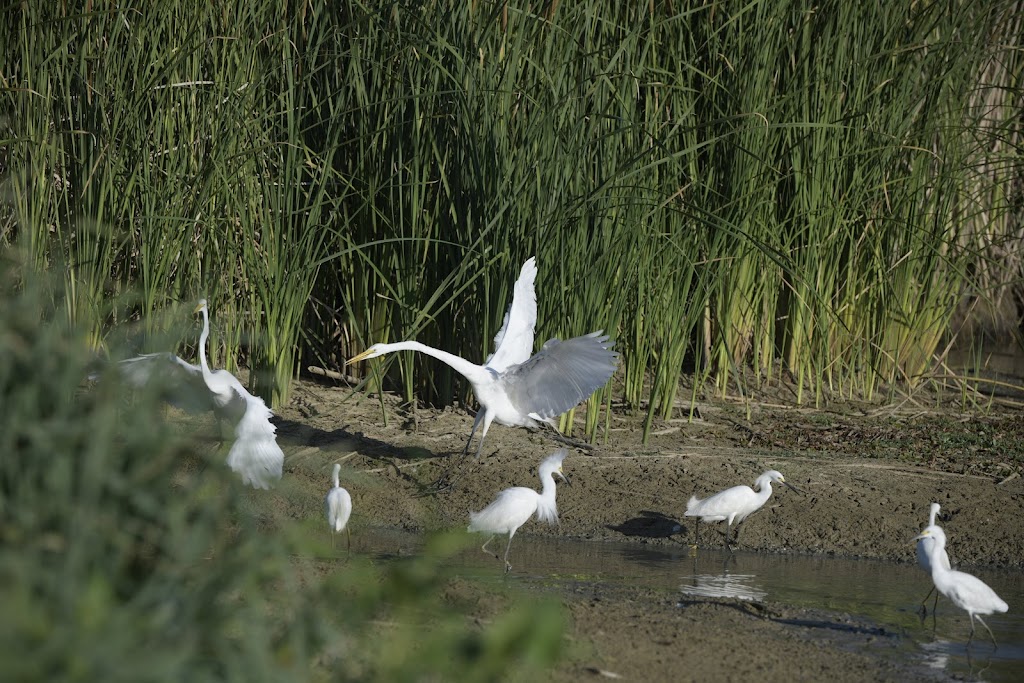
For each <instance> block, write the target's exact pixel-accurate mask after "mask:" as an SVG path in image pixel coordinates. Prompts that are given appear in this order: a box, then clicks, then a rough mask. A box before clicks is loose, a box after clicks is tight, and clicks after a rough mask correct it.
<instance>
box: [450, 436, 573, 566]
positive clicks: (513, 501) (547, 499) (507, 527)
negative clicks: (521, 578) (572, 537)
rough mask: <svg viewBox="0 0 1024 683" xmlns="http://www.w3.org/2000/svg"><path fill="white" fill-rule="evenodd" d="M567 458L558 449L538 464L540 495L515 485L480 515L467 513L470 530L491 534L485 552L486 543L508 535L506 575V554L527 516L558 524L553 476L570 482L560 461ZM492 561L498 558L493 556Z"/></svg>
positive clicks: (562, 451) (563, 451)
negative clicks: (501, 535)
mask: <svg viewBox="0 0 1024 683" xmlns="http://www.w3.org/2000/svg"><path fill="white" fill-rule="evenodd" d="M566 455H567V451H566V450H565V449H564V448H560V449H559V450H557V451H555V452H554V453H553V454H551V455H549V456H548V457H547V458H545V459H544V461H543V462H542V463H541V464H540V467H539V468H538V469H537V472H538V473H539V474H540V481H541V487H542V488H541V492H540V493H537V492H536V491H534V490H533V489H528V488H526V487H524V486H515V487H513V488H510V489H505V490H504V491H502V492H501V493H499V494H498V497H497V498H495V499H494V502H493V503H491V504H490V505H488V506H487V507H485V508H484V509H483V510H481V511H480V512H471V513H469V531H483V532H487V533H489V534H491V535H490V536H489V537H488V538H487V542H486V543H484V544H483V547H482V548H481V549H482V550H483V551H484V552H485V553H489V552H490V551H488V550H487V544H488V543H490V542H491V541H492V540H494V536H495V535H496V534H508V545H507V546H505V573H506V574H507V573H508V571H509V570H510V569H512V565H511V564H509V561H508V551H509V550H510V549H511V548H512V537H513V536H515V533H516V530H517V529H518V528H519V527H521V526H522V525H523V524H525V523H526V521H527V520H528V519H530V516H531V515H533V514H534V513H537V520H538V521H541V522H548V523H549V524H557V523H558V507H557V506H556V505H555V491H556V488H557V487H556V485H555V476H554V475H556V474H557V475H558V476H559V477H561V478H562V481H564V482H565V483H566V484H569V483H570V482H569V479H568V478H567V477H566V476H565V474H564V473H563V472H562V460H563V459H564V458H565V456H566ZM494 558H495V559H498V556H497V555H496V554H495V555H494Z"/></svg>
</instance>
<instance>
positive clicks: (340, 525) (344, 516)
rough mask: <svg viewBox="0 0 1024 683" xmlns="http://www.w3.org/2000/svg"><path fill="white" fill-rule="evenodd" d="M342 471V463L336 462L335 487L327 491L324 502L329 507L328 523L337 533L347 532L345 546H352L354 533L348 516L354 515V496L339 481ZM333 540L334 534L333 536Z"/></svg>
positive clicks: (349, 547)
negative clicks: (350, 529) (351, 531)
mask: <svg viewBox="0 0 1024 683" xmlns="http://www.w3.org/2000/svg"><path fill="white" fill-rule="evenodd" d="M340 472H341V465H339V464H338V463H334V487H333V488H332V489H331V490H330V491H328V492H327V498H326V499H325V500H324V503H325V505H326V507H327V524H328V525H329V526H330V527H331V531H332V532H334V533H335V534H340V533H341V532H342V531H344V532H345V547H346V548H348V549H350V550H351V548H352V534H351V533H350V532H349V529H348V518H349V517H350V516H351V515H352V496H350V495H349V494H348V491H346V490H345V489H343V488H342V487H341V483H340V482H339V481H338V474H339V473H340ZM331 539H332V542H333V539H334V536H333V534H332V536H331Z"/></svg>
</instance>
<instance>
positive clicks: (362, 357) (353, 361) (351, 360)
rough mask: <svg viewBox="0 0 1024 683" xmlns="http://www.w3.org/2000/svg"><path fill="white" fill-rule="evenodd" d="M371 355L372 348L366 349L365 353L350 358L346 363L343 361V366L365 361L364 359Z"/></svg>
mask: <svg viewBox="0 0 1024 683" xmlns="http://www.w3.org/2000/svg"><path fill="white" fill-rule="evenodd" d="M372 353H373V347H372V346H371V347H370V348H368V349H366V350H365V351H363V352H362V353H361V354H359V355H358V356H352V357H351V358H349V359H348V360H347V361H345V365H352V364H353V363H358V362H359V361H361V360H364V359H366V357H367V356H369V355H370V354H372Z"/></svg>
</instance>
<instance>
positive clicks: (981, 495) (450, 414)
mask: <svg viewBox="0 0 1024 683" xmlns="http://www.w3.org/2000/svg"><path fill="white" fill-rule="evenodd" d="M699 409H700V418H699V419H697V420H694V421H692V422H691V421H688V420H686V419H685V417H682V416H681V417H679V418H677V419H674V420H672V421H669V422H666V423H663V424H659V425H656V427H655V429H654V430H652V431H653V432H654V435H653V436H652V437H651V439H650V442H649V443H648V444H647V445H646V446H644V445H641V438H640V437H641V433H642V432H641V429H642V423H641V418H639V417H633V416H629V415H625V414H619V413H615V414H614V415H613V416H612V421H611V427H612V428H611V431H610V433H609V437H608V441H607V443H599V444H596V445H595V446H594V448H593V449H592V450H585V449H579V448H570V449H569V453H570V454H569V456H568V457H567V458H566V460H565V463H564V467H565V471H566V473H567V474H568V475H569V476H570V477H571V479H572V486H570V487H561V488H560V489H559V492H558V505H559V513H560V517H561V522H560V524H559V525H558V526H557V527H548V526H542V525H540V524H538V523H536V522H530V523H528V524H527V525H526V526H524V527H523V528H522V530H521V531H520V532H519V534H517V542H528V540H527V539H528V538H529V537H531V536H533V537H543V536H546V537H557V536H562V537H567V538H573V539H580V540H588V541H619V542H626V543H637V544H646V545H650V546H659V545H665V546H669V545H672V546H676V547H680V546H681V545H687V544H690V543H692V542H693V529H694V527H693V524H692V523H691V522H690V521H689V520H686V519H684V517H683V515H682V513H683V511H684V509H685V505H686V501H687V499H688V498H689V497H690V495H691V494H694V493H696V494H697V495H701V496H703V495H707V494H709V493H713V492H715V491H718V490H721V489H723V488H725V487H727V486H732V485H735V484H748V485H749V484H751V483H752V482H753V480H754V479H755V478H756V477H757V476H758V475H759V474H760V473H761V472H762V471H764V470H765V469H778V470H780V471H781V472H783V473H784V474H785V476H786V478H787V480H788V481H789V482H791V483H793V484H795V485H796V486H797V487H798V488H799V489H800V491H801V492H802V495H801V494H797V493H795V492H793V491H791V490H788V489H782V490H781V491H780V490H779V489H778V488H777V489H776V491H775V493H774V494H773V495H772V497H771V499H770V500H769V501H768V503H767V505H765V507H764V508H763V509H762V510H760V511H759V512H758V513H756V514H754V515H752V516H751V517H750V518H749V519H748V520H747V521H746V522H745V523H744V524H743V527H742V532H741V535H740V544H741V548H742V549H743V550H746V551H752V552H762V553H808V554H815V555H825V556H829V555H834V556H842V557H862V558H873V559H881V560H887V561H894V562H902V563H912V562H915V561H916V560H915V555H914V547H913V544H912V543H911V539H912V538H913V536H914V535H916V534H917V533H918V531H919V530H920V528H921V527H923V526H924V524H925V521H926V519H927V516H928V507H929V505H930V503H931V502H932V501H936V502H939V503H940V504H941V505H942V510H943V517H942V519H941V521H940V523H941V524H942V526H943V527H944V528H945V529H946V531H947V534H948V535H949V537H950V545H949V553H950V557H951V559H952V560H953V563H954V565H955V566H964V567H969V566H971V565H978V566H998V567H1004V568H1015V569H1022V568H1024V534H1022V533H1021V523H1020V521H1019V520H1021V519H1024V477H1022V476H1021V472H1022V470H1024V457H1022V453H1024V425H1022V420H1020V417H1019V413H1018V412H1017V411H1015V410H1011V409H1005V410H993V411H990V412H986V413H980V414H968V413H963V412H960V411H958V410H955V409H952V408H943V409H934V410H932V409H929V410H925V409H922V408H920V407H919V406H916V405H915V406H914V407H913V408H912V409H908V410H898V409H894V408H887V407H884V406H860V405H854V404H850V405H843V406H833V407H830V408H829V409H828V410H809V409H803V408H799V409H798V408H791V407H786V406H784V405H782V404H775V403H752V402H746V403H743V402H738V401H737V402H731V401H707V402H704V403H702V404H701V405H700V406H699ZM748 412H749V415H750V419H749V420H748V419H747V414H748ZM275 421H276V422H277V424H278V427H279V438H280V442H281V444H282V447H283V448H284V451H285V454H286V459H285V478H284V480H283V481H282V482H281V485H280V487H279V488H278V489H277V494H275V495H274V496H273V498H272V500H273V501H274V502H273V505H274V506H276V507H275V510H274V511H273V514H274V515H285V516H288V517H292V518H303V517H305V516H314V515H318V514H319V510H320V504H321V501H322V496H323V491H324V490H325V482H326V481H328V478H329V473H330V468H331V465H332V464H333V463H334V462H341V463H342V467H343V470H342V478H343V481H344V482H345V485H346V486H347V488H348V489H349V491H350V492H351V494H352V498H353V507H354V512H353V518H352V529H353V533H354V534H358V533H360V529H365V530H366V532H367V533H373V531H372V530H373V529H374V528H394V529H401V530H404V531H410V532H414V533H423V532H428V531H431V530H437V529H452V528H464V527H465V525H466V523H467V521H468V513H469V511H470V510H477V509H480V508H481V507H483V506H484V505H486V504H487V503H488V502H490V500H491V499H492V498H493V496H494V494H495V493H496V492H497V491H499V490H501V489H503V488H506V487H509V486H531V487H537V486H538V484H539V481H538V478H537V474H536V468H537V465H538V463H539V462H540V460H542V459H543V458H544V457H545V456H546V455H547V454H549V453H550V452H552V451H554V450H555V449H556V448H558V447H560V444H559V443H557V442H556V441H554V440H553V439H552V438H551V437H550V436H548V435H546V434H541V433H531V432H529V431H527V430H524V429H514V428H509V427H503V426H500V425H495V426H493V427H492V428H491V430H490V432H489V434H488V435H487V440H486V443H485V446H484V450H483V453H484V455H483V457H481V458H480V459H479V460H476V459H474V458H473V457H469V458H462V457H461V453H462V449H463V446H464V445H465V439H466V437H467V436H468V434H469V430H470V428H471V426H472V421H473V418H472V415H471V414H470V413H469V412H468V411H466V410H464V409H459V408H449V409H446V410H426V409H422V408H420V409H413V408H411V407H409V406H403V405H402V404H401V402H400V401H399V400H398V398H397V397H395V396H393V395H388V394H385V395H384V396H383V397H378V396H370V395H366V394H360V393H355V394H354V393H352V391H351V390H349V389H347V388H342V387H333V386H328V385H326V384H318V383H312V382H307V381H303V382H299V383H298V384H297V386H296V388H295V392H294V395H293V399H292V401H291V403H290V404H289V405H288V406H286V407H285V408H284V409H282V410H280V411H279V415H278V418H276V420H275ZM439 484H443V485H446V486H445V487H443V488H442V490H440V491H438V490H437V489H438V487H439ZM720 526H721V525H704V527H703V528H702V529H701V539H702V544H703V545H705V546H716V547H718V546H720V544H721V541H722V536H721V534H720V533H716V530H717V529H718V528H719V527H720ZM513 564H514V565H515V562H513ZM515 571H516V569H515V567H514V569H513V574H514V573H515ZM922 579H923V581H924V582H927V579H925V578H924V577H922ZM925 585H926V584H925ZM455 590H460V591H463V592H469V593H472V592H473V591H476V590H480V589H479V587H473V586H472V585H471V584H469V583H464V584H461V585H460V586H459V587H458V588H456V589H455ZM588 590H589V593H588V592H586V591H585V592H583V593H580V594H574V593H573V592H571V591H570V592H569V593H568V594H565V595H563V596H562V601H563V603H564V605H565V607H566V610H567V613H568V615H569V620H570V632H569V634H567V638H568V640H569V641H570V642H571V644H572V646H571V647H570V648H568V650H569V654H568V656H567V657H566V658H565V659H564V661H563V662H562V664H560V665H559V667H558V668H557V669H556V671H554V672H552V678H553V679H554V680H581V679H587V678H599V677H602V676H603V675H604V674H602V672H611V673H615V674H617V675H620V676H623V677H624V678H626V679H634V680H635V679H643V680H697V679H710V680H721V679H734V680H749V679H751V678H753V677H755V676H757V677H760V678H763V679H765V680H792V679H794V678H804V679H811V680H822V679H824V678H826V677H828V678H830V679H833V680H837V681H853V680H866V679H873V680H906V679H907V678H908V677H909V678H914V679H928V678H930V677H932V674H930V673H929V672H928V671H926V670H925V669H923V668H913V669H908V668H907V665H906V662H902V663H901V662H900V661H896V660H894V659H893V658H892V657H890V656H889V655H888V653H890V651H892V650H893V649H894V648H898V647H899V646H900V644H901V643H902V642H903V641H902V637H901V635H900V634H892V633H886V632H884V629H883V632H879V631H878V628H877V627H876V626H874V625H872V624H870V623H867V622H863V623H862V622H858V621H857V620H855V619H853V618H852V617H849V616H848V615H847V616H845V617H843V616H841V615H840V616H837V615H833V614H827V613H819V614H812V613H810V612H811V611H809V610H804V609H796V608H791V607H789V606H787V605H782V604H777V603H772V602H759V603H753V604H751V603H743V602H742V601H730V600H724V601H723V600H717V599H708V600H694V601H690V603H689V604H685V605H682V606H680V605H679V604H677V602H678V601H677V600H671V599H666V597H665V596H664V595H663V594H661V593H658V592H657V591H651V590H648V589H643V588H636V589H634V590H632V591H624V590H622V589H619V588H615V589H608V590H605V591H598V592H597V593H596V594H595V593H594V592H593V590H592V589H588ZM485 602H487V603H488V604H492V603H493V601H485ZM492 609H496V608H495V607H492ZM1011 609H1013V606H1011ZM477 616H479V615H477ZM959 616H960V615H957V618H959ZM962 616H963V623H964V624H965V626H966V623H967V619H966V615H965V614H964V615H962ZM844 618H845V619H848V620H850V623H848V624H845V625H842V626H841V627H832V626H830V624H831V623H832V622H833V621H834V620H836V619H844ZM737 643H743V646H742V648H738V645H737ZM738 649H739V650H742V652H743V653H744V655H745V656H744V657H739V658H737V656H736V653H737V651H738Z"/></svg>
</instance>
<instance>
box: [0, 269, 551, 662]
mask: <svg viewBox="0 0 1024 683" xmlns="http://www.w3.org/2000/svg"><path fill="white" fill-rule="evenodd" d="M0 259H2V263H0V279H2V283H0V298H2V300H3V302H4V303H3V306H2V307H0V405H2V406H3V411H2V413H0V452H2V453H3V456H2V457H0V605H2V606H3V607H2V609H0V679H2V680H6V681H22V682H28V681H56V680H62V681H117V680H123V681H233V680H238V681H242V680H244V681H289V680H291V681H310V680H328V679H329V680H381V681H393V680H413V679H416V680H419V679H422V678H424V677H426V678H430V677H431V676H438V677H441V678H443V679H447V680H456V679H457V680H494V679H495V678H499V677H501V675H500V674H502V673H503V672H504V673H507V674H509V675H513V674H515V673H516V672H519V671H522V670H524V667H525V670H534V669H536V668H537V667H542V666H544V665H547V664H549V663H550V662H551V661H552V659H553V657H554V656H555V655H556V654H557V651H558V649H559V645H560V637H559V633H560V629H561V626H560V624H561V619H560V616H559V614H558V610H557V608H555V607H553V606H551V605H541V606H538V607H536V608H532V607H531V608H526V609H519V610H512V611H511V612H509V613H508V614H507V615H503V616H501V615H499V617H497V618H496V619H495V622H494V624H493V625H492V626H491V627H488V628H486V629H479V628H476V627H473V626H472V625H471V624H470V623H469V622H468V621H467V620H466V619H465V618H464V617H462V616H461V615H459V614H458V613H457V612H454V611H453V610H452V609H451V607H450V605H449V604H448V603H447V602H446V601H445V599H444V591H443V588H444V585H445V582H446V580H447V575H446V573H445V572H444V571H442V569H441V568H442V567H443V561H444V559H445V558H446V557H447V556H449V555H450V554H451V553H452V552H453V551H454V550H455V549H456V548H457V547H460V544H461V543H463V541H461V540H452V538H450V537H440V538H439V539H437V540H436V541H434V542H433V543H431V544H428V547H427V549H426V550H425V551H424V553H423V554H422V555H421V556H419V557H416V558H413V559H410V560H407V561H394V562H389V563H383V564H373V563H371V562H369V561H368V560H365V559H361V558H359V557H351V558H349V559H348V560H347V561H345V562H343V563H341V564H338V563H337V561H336V560H334V561H316V560H315V555H316V552H317V550H318V546H317V544H316V543H315V542H313V541H311V540H310V539H309V538H308V534H307V535H306V536H304V535H303V534H301V533H298V532H297V531H295V529H296V528H298V527H300V526H301V524H299V523H294V524H291V525H289V524H277V525H271V527H272V528H266V525H258V524H257V522H256V520H255V519H254V518H253V516H252V515H251V514H250V513H249V512H247V510H249V509H251V505H250V506H249V507H247V506H246V505H245V502H246V501H245V498H246V497H247V496H260V495H269V494H268V493H267V492H262V491H261V492H255V491H250V490H247V489H245V488H243V486H242V485H241V482H240V481H239V480H238V478H237V477H236V476H235V475H234V474H233V473H232V472H230V470H229V469H228V468H227V467H226V466H224V463H223V458H222V456H221V455H220V454H218V453H216V452H214V453H212V454H210V455H204V453H205V452H206V451H209V449H208V448H202V447H197V445H196V444H194V443H192V442H191V439H190V433H189V424H188V423H187V422H185V423H183V422H182V421H181V420H180V419H166V418H165V417H163V415H162V413H163V412H164V411H165V407H164V406H163V405H162V404H161V402H160V401H159V398H158V395H159V393H160V392H159V387H154V388H153V389H152V390H150V391H143V392H138V393H136V394H133V395H131V396H128V395H126V392H125V390H124V387H122V386H121V385H120V384H119V383H118V382H117V381H116V373H112V372H101V373H100V377H99V379H98V381H96V382H95V383H90V382H88V381H86V377H87V375H88V374H89V373H90V371H91V370H94V369H95V368H96V365H95V359H94V354H93V352H92V351H91V350H90V348H89V346H88V345H87V344H86V342H85V340H86V337H87V335H86V334H85V332H84V329H85V328H87V327H88V326H87V325H83V326H81V327H79V326H76V325H71V324H69V323H68V322H67V316H66V315H65V311H64V306H65V305H66V301H67V299H66V297H65V296H64V294H63V292H62V290H61V287H60V286H59V279H58V280H57V282H58V285H55V286H51V285H52V283H53V279H48V280H46V279H41V278H39V277H36V276H30V275H26V274H25V272H24V271H23V269H22V268H21V267H20V265H18V264H17V262H15V261H12V260H10V258H9V257H8V256H0ZM316 521H317V523H318V524H319V523H320V521H321V520H316ZM324 528H326V526H324ZM456 538H457V537H456ZM383 622H387V624H390V625H382V623H383Z"/></svg>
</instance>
